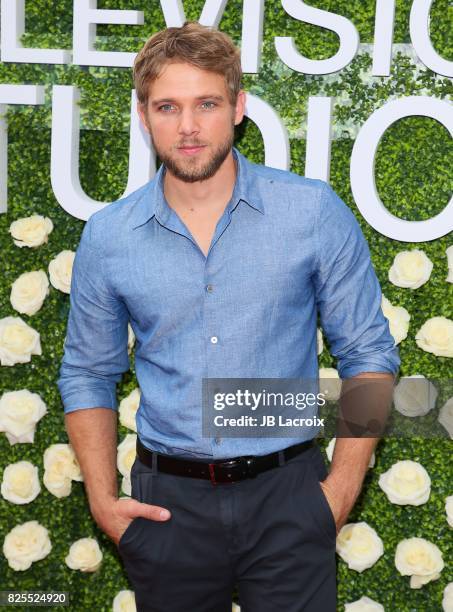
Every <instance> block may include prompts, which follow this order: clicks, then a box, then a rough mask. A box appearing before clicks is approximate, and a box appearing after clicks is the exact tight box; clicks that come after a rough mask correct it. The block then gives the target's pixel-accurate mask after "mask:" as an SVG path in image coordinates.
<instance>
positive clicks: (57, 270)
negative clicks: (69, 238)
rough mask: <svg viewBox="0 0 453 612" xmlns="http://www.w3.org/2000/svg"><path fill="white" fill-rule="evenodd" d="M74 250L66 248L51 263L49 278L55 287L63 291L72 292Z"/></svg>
mask: <svg viewBox="0 0 453 612" xmlns="http://www.w3.org/2000/svg"><path fill="white" fill-rule="evenodd" d="M74 258H75V253H74V251H68V250H64V251H61V252H60V253H58V255H57V256H56V257H55V258H54V259H52V261H51V262H50V263H49V278H50V282H51V283H52V285H53V286H54V287H55V289H59V290H60V291H63V293H70V292H71V277H72V266H73V264H74Z"/></svg>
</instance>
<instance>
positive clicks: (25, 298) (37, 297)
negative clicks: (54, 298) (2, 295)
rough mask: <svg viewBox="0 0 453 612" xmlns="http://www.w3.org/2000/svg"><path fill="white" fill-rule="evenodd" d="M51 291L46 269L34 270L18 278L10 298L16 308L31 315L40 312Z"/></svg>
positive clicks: (12, 287) (13, 285) (12, 286)
mask: <svg viewBox="0 0 453 612" xmlns="http://www.w3.org/2000/svg"><path fill="white" fill-rule="evenodd" d="M49 292H50V290H49V280H48V278H47V275H46V273H45V272H44V270H34V271H33V272H24V273H23V274H21V275H20V276H19V277H18V278H16V280H15V281H14V283H13V284H12V285H11V294H10V298H9V299H10V302H11V306H12V307H13V308H14V310H17V311H18V312H21V313H24V314H27V315H29V316H31V315H34V314H36V313H37V312H38V310H39V309H40V308H41V306H42V305H43V303H44V300H45V299H46V296H47V295H49Z"/></svg>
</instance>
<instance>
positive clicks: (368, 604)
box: [344, 595, 384, 612]
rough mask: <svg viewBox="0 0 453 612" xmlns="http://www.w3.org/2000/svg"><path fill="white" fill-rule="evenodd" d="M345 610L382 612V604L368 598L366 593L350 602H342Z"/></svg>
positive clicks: (351, 611) (348, 611)
mask: <svg viewBox="0 0 453 612" xmlns="http://www.w3.org/2000/svg"><path fill="white" fill-rule="evenodd" d="M344 611H345V612H384V606H383V605H382V604H380V603H378V602H377V601H374V599H370V598H369V597H367V596H366V595H364V596H363V597H361V598H360V599H357V601H352V602H351V603H345V604H344Z"/></svg>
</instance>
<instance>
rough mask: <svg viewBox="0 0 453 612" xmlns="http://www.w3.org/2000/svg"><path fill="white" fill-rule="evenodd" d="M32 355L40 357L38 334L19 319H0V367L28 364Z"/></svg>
mask: <svg viewBox="0 0 453 612" xmlns="http://www.w3.org/2000/svg"><path fill="white" fill-rule="evenodd" d="M32 355H42V350H41V340H40V336H39V332H37V331H36V329H33V327H30V325H27V323H25V321H23V320H22V319H21V318H20V317H4V318H3V319H0V365H2V366H13V365H16V363H28V362H29V361H31V356H32Z"/></svg>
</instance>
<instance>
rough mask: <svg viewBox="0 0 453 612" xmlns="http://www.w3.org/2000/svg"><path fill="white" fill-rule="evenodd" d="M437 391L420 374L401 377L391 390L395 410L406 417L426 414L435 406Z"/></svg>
mask: <svg viewBox="0 0 453 612" xmlns="http://www.w3.org/2000/svg"><path fill="white" fill-rule="evenodd" d="M437 396H438V391H437V389H436V387H435V386H434V385H433V383H432V382H431V381H429V380H428V379H426V378H425V377H424V376H423V375H422V374H414V375H413V376H403V377H402V378H400V380H399V382H398V384H397V385H396V386H395V388H394V389H393V402H394V404H395V409H396V410H398V412H400V413H401V414H404V416H408V417H418V416H424V415H425V414H428V412H429V411H430V410H432V409H433V408H434V406H435V405H436V400H437Z"/></svg>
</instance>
